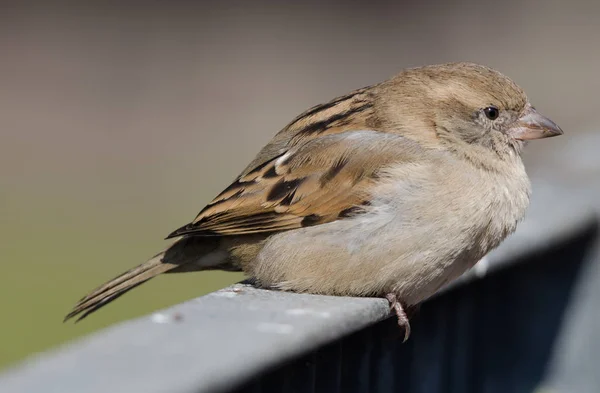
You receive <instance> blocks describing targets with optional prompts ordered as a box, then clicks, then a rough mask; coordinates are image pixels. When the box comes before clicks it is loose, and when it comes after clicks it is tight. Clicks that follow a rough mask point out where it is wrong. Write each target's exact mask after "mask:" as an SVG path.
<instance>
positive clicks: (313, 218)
mask: <svg viewBox="0 0 600 393" xmlns="http://www.w3.org/2000/svg"><path fill="white" fill-rule="evenodd" d="M320 220H321V216H319V215H318V214H310V215H308V216H306V217H304V218H303V219H302V222H301V225H302V226H303V227H308V226H311V225H315V224H317V223H318V222H319V221H320Z"/></svg>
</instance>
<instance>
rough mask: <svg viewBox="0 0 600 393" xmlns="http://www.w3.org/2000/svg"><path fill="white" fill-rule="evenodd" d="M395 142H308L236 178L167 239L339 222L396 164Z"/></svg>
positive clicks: (367, 134)
mask: <svg viewBox="0 0 600 393" xmlns="http://www.w3.org/2000/svg"><path fill="white" fill-rule="evenodd" d="M391 141H395V142H396V143H390V142H391ZM397 143H406V141H405V140H404V138H402V137H400V136H394V135H390V134H384V133H380V132H377V131H370V130H366V131H356V132H346V133H340V134H330V135H324V136H321V137H319V138H314V139H311V140H310V141H308V142H306V143H304V144H303V145H301V146H300V147H297V148H294V149H292V150H290V151H287V152H286V153H285V154H282V155H279V156H276V157H275V158H274V159H272V160H271V161H270V162H268V163H267V165H261V167H260V169H259V170H257V171H253V172H250V173H248V174H246V175H244V176H242V177H240V178H239V179H238V180H236V182H235V183H234V184H235V186H234V187H231V186H230V187H229V188H228V190H226V191H224V192H223V193H221V194H220V195H219V196H218V197H217V198H215V200H213V201H212V202H211V203H210V204H209V205H208V206H206V207H205V208H204V210H202V211H201V212H200V214H199V215H198V216H197V217H196V219H195V220H194V221H193V222H192V223H190V224H188V225H186V226H184V227H182V228H180V229H179V230H177V231H175V232H174V233H173V234H171V235H170V237H174V236H180V235H184V234H195V235H204V236H209V235H224V236H225V235H247V234H257V233H268V232H276V231H284V230H290V229H296V228H301V227H304V226H311V225H317V224H324V223H327V222H331V221H335V220H338V219H340V218H344V217H345V216H347V215H348V214H349V213H351V212H353V213H356V212H357V211H358V210H359V209H360V206H363V205H364V204H365V203H368V201H369V198H370V190H371V189H372V185H373V184H374V182H376V181H377V178H378V172H379V170H380V169H382V168H384V167H386V166H388V165H390V164H391V163H393V162H395V161H399V160H401V158H400V157H398V154H397V151H398V150H397ZM266 174H268V176H265V175H266ZM234 190H235V192H234Z"/></svg>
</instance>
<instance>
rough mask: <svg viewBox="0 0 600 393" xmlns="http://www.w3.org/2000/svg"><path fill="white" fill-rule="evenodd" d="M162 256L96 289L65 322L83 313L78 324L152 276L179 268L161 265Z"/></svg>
mask: <svg viewBox="0 0 600 393" xmlns="http://www.w3.org/2000/svg"><path fill="white" fill-rule="evenodd" d="M164 255H165V254H164V252H161V253H160V254H158V255H156V256H154V257H153V258H152V259H150V260H149V261H147V262H144V263H142V264H141V265H139V266H137V267H135V268H133V269H131V270H129V271H127V272H125V273H123V274H121V275H120V276H118V277H116V278H114V279H112V280H110V281H109V282H107V283H106V284H104V285H102V286H101V287H98V288H96V289H95V290H94V291H93V292H91V293H90V294H89V295H87V296H85V297H84V298H83V299H81V300H80V301H79V302H77V304H76V305H75V307H73V311H71V312H70V313H69V314H68V315H67V316H66V317H65V322H66V321H67V320H69V319H71V318H73V317H74V316H76V315H79V314H82V313H83V314H82V315H81V316H80V317H79V318H78V319H77V322H79V321H81V320H82V319H83V318H85V317H87V316H88V315H89V314H91V313H93V312H94V311H96V310H98V309H99V308H100V307H102V306H105V305H107V304H108V303H110V302H112V301H113V300H115V299H117V298H118V297H119V296H121V295H123V294H124V293H125V292H128V291H130V290H132V289H133V288H135V287H137V286H138V285H141V284H143V283H145V282H146V281H148V280H150V279H151V278H152V277H154V276H157V275H159V274H161V273H165V272H167V271H169V270H171V269H175V268H176V267H178V266H179V265H175V264H172V263H163V262H162V258H163V256H164Z"/></svg>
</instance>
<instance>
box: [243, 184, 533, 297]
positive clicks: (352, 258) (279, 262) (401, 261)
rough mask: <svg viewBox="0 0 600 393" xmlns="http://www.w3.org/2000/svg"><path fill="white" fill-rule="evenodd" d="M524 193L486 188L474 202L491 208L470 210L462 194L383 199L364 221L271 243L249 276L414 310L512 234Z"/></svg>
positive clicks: (303, 232)
mask: <svg viewBox="0 0 600 393" xmlns="http://www.w3.org/2000/svg"><path fill="white" fill-rule="evenodd" d="M527 186H528V184H525V186H524V187H522V190H520V189H519V190H512V192H511V190H508V192H504V190H496V189H494V188H493V183H492V185H491V186H490V187H489V191H487V192H485V193H480V194H479V195H478V197H479V198H489V203H488V201H487V200H483V201H482V200H478V202H479V203H478V204H472V203H471V202H472V200H471V199H470V198H471V196H469V195H468V193H466V194H465V193H464V192H463V190H460V191H459V192H456V193H455V194H445V195H435V197H434V196H433V194H432V193H431V192H427V189H423V190H422V192H423V194H422V195H414V193H413V194H410V195H409V196H405V197H404V198H396V199H393V200H392V199H390V200H384V201H382V202H380V203H379V204H377V203H376V204H374V206H373V208H372V210H371V211H370V212H369V213H366V214H363V215H359V216H356V217H353V218H350V219H344V220H340V221H335V222H332V223H328V224H323V225H318V226H315V227H308V228H302V229H298V230H294V231H289V232H284V233H280V234H277V235H273V236H271V237H270V238H269V239H268V240H267V241H266V243H265V246H264V247H263V249H262V250H261V251H260V252H259V254H258V256H257V258H256V261H255V263H254V264H253V266H252V267H251V268H250V269H249V270H250V271H248V273H249V274H250V275H252V276H254V277H255V278H256V279H257V280H258V281H259V282H260V283H261V284H263V285H265V286H272V287H277V288H281V289H284V290H291V291H298V292H309V293H319V294H328V295H345V296H383V295H385V294H387V293H394V294H396V295H397V296H398V298H399V299H400V300H401V301H402V302H403V303H404V304H407V305H412V304H417V303H419V302H421V301H422V300H424V299H426V298H428V297H430V296H432V295H433V294H434V293H435V292H436V291H437V290H439V289H440V288H441V287H442V286H443V285H444V284H446V283H448V282H450V281H452V280H454V279H456V278H457V277H459V276H460V275H461V274H462V273H464V272H465V271H466V270H468V269H469V268H471V267H472V266H473V265H474V264H475V263H477V261H479V259H481V258H482V257H483V256H484V255H485V254H486V253H487V252H489V251H490V250H491V249H492V248H494V247H496V246H497V245H498V244H499V243H500V242H501V241H502V240H503V239H504V238H505V237H506V236H507V235H508V234H509V233H511V232H512V231H514V229H515V227H516V224H517V222H518V221H519V220H520V219H521V218H522V216H523V214H524V212H525V208H526V206H527V203H528V188H527ZM484 189H485V188H484ZM515 194H516V195H515ZM515 198H517V199H515ZM515 200H517V202H518V204H517V205H515ZM515 206H516V207H515ZM434 212H442V213H438V214H437V215H435V214H434Z"/></svg>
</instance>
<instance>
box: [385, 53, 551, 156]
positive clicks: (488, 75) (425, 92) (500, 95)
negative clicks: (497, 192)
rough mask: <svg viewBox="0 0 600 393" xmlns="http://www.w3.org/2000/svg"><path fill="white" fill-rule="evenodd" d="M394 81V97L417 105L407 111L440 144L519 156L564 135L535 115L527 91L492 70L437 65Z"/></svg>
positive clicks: (467, 64)
mask: <svg viewBox="0 0 600 393" xmlns="http://www.w3.org/2000/svg"><path fill="white" fill-rule="evenodd" d="M394 80H395V85H396V87H393V88H392V89H391V90H395V91H396V97H399V98H400V100H401V101H403V102H404V104H405V106H406V105H408V106H409V107H410V106H411V105H412V106H413V108H412V109H408V110H405V111H411V110H412V112H414V113H416V114H417V115H416V116H420V117H421V118H422V120H423V122H424V124H425V125H426V126H428V128H430V129H432V130H434V132H435V137H436V138H438V139H439V140H441V141H449V142H450V143H454V144H455V143H456V142H458V143H468V144H471V145H481V146H484V147H489V148H492V149H494V150H498V149H499V150H504V149H506V148H507V147H509V148H513V149H514V150H516V151H517V152H520V148H521V146H522V145H523V141H527V140H532V139H541V138H547V137H552V136H556V135H561V134H562V133H563V131H562V130H561V129H560V127H559V126H558V125H556V124H555V123H554V122H552V121H551V120H550V119H548V118H547V117H545V116H543V115H541V114H540V113H538V112H537V111H536V110H535V108H534V107H533V106H532V105H531V104H530V103H529V100H528V99H527V96H526V94H525V92H524V91H523V89H521V88H520V87H519V86H518V85H517V84H516V83H514V82H513V81H512V80H511V79H509V78H508V77H506V76H504V75H503V74H501V73H500V72H498V71H495V70H492V69H490V68H488V67H484V66H481V65H477V64H472V63H451V64H442V65H434V66H427V67H421V68H413V69H409V70H406V71H405V72H403V73H401V74H400V75H398V77H396V78H395V79H393V81H394ZM401 87H402V88H401ZM402 90H404V91H405V92H408V93H407V94H408V96H409V97H407V96H406V95H405V94H404V93H402ZM411 102H412V104H411ZM409 116H411V115H409ZM412 116H414V115H412Z"/></svg>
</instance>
